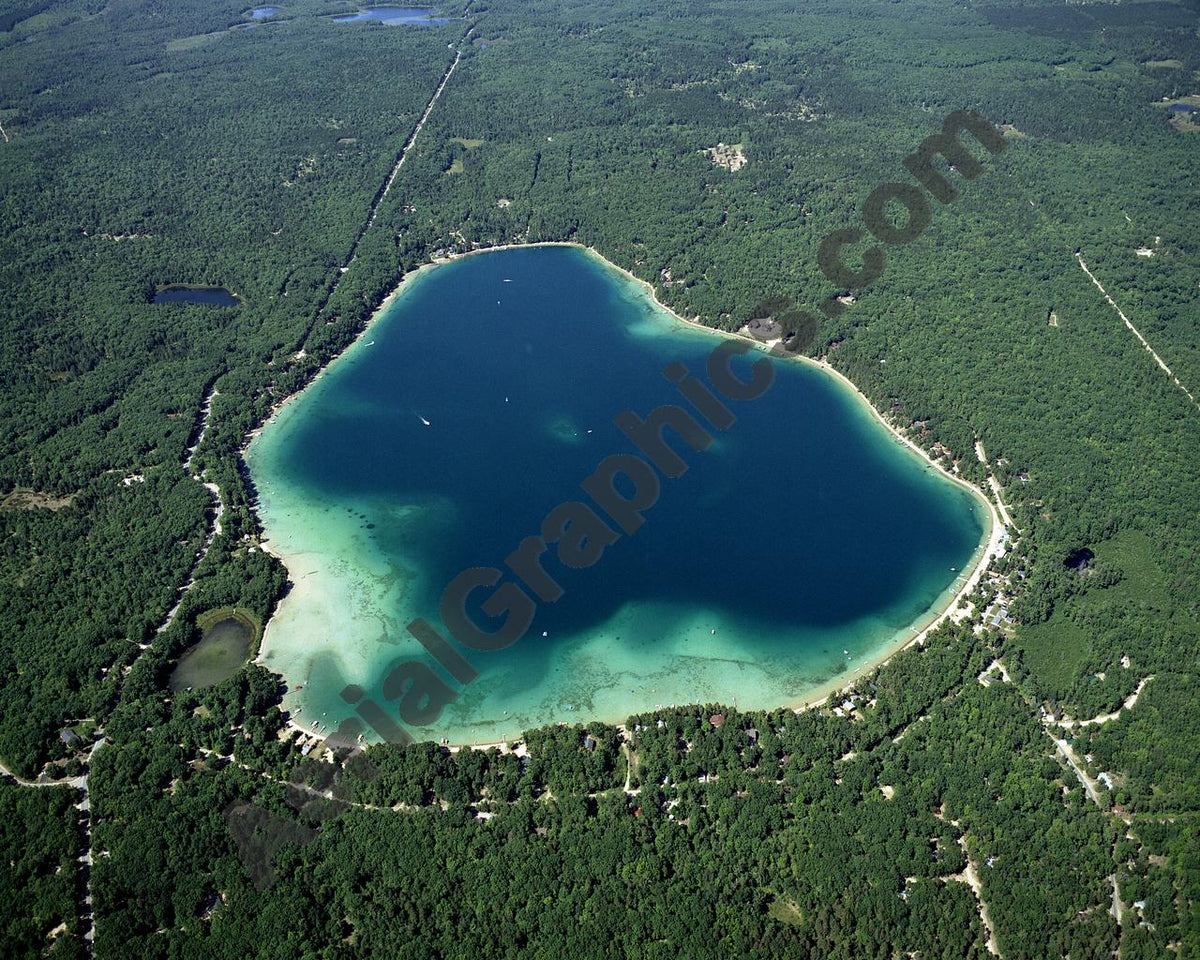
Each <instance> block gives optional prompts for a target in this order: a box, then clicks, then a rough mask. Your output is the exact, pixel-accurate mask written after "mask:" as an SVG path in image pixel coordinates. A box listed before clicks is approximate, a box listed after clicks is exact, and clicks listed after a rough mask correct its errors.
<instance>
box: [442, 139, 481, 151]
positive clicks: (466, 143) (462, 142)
mask: <svg viewBox="0 0 1200 960" xmlns="http://www.w3.org/2000/svg"><path fill="white" fill-rule="evenodd" d="M450 142H451V143H456V144H458V145H459V146H460V147H466V148H467V149H468V150H475V149H478V148H479V147H482V146H483V145H484V143H486V142H487V141H485V140H469V139H467V138H466V137H451V138H450Z"/></svg>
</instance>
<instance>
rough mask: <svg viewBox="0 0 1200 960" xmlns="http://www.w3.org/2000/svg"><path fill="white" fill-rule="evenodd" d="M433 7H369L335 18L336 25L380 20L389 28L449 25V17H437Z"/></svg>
mask: <svg viewBox="0 0 1200 960" xmlns="http://www.w3.org/2000/svg"><path fill="white" fill-rule="evenodd" d="M436 13H437V11H436V10H435V9H434V8H433V7H368V8H367V9H366V10H362V11H360V12H358V13H351V14H348V15H346V16H343V17H334V18H333V20H334V22H335V23H360V22H362V21H365V20H378V21H379V22H380V23H386V24H387V25H388V26H393V27H394V26H401V25H406V24H416V25H417V26H422V27H436V26H441V25H442V24H444V23H449V22H450V19H449V18H448V17H438V16H435V14H436Z"/></svg>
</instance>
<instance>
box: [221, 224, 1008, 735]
mask: <svg viewBox="0 0 1200 960" xmlns="http://www.w3.org/2000/svg"><path fill="white" fill-rule="evenodd" d="M543 246H545V247H574V248H576V249H578V250H581V251H584V252H586V253H587V255H588V256H589V257H591V258H593V259H595V260H596V261H598V262H599V263H601V264H603V265H604V266H605V267H606V268H608V269H610V270H613V271H615V272H617V273H620V274H621V275H622V276H624V277H625V278H626V279H628V280H631V281H633V282H634V283H636V284H638V285H639V286H640V287H641V288H642V289H643V290H645V291H646V293H647V294H648V295H649V297H650V299H651V301H652V302H653V303H654V304H655V306H656V307H657V308H658V309H659V310H660V311H661V312H662V313H663V314H665V315H667V316H670V317H672V318H673V319H674V320H675V321H676V322H677V323H679V324H681V325H684V326H686V327H687V328H689V329H691V330H695V331H699V332H702V333H704V334H707V335H711V336H713V337H714V338H720V339H729V338H733V339H739V340H745V341H746V342H747V343H749V344H751V345H753V346H755V347H758V348H759V349H761V350H763V351H764V352H768V353H769V352H770V350H771V348H772V344H771V343H764V342H763V341H760V340H757V339H755V338H754V337H751V336H748V335H746V334H743V333H739V332H730V331H724V330H719V329H715V328H712V327H708V326H705V325H704V324H702V323H700V322H699V321H698V320H697V319H688V318H685V317H682V316H680V315H679V314H678V313H676V312H675V311H673V310H671V309H670V308H669V307H667V306H665V305H664V304H662V303H661V301H659V299H658V297H657V295H656V291H655V289H654V287H653V285H652V284H650V283H648V282H647V281H645V280H642V279H641V278H639V277H636V276H635V275H634V274H632V273H631V272H629V271H628V270H626V269H624V268H622V267H619V266H617V265H616V264H613V263H611V262H610V261H608V260H607V259H605V258H604V257H603V255H601V254H600V253H599V252H598V251H597V250H595V249H593V248H591V247H584V246H582V245H580V244H576V243H567V242H545V243H536V244H524V243H514V244H503V245H499V246H494V247H486V248H480V249H477V250H472V251H467V252H464V253H457V254H451V255H448V256H444V257H439V258H437V259H435V260H433V261H431V262H429V263H427V264H423V265H422V266H421V267H419V268H418V269H417V270H414V271H411V272H410V273H407V274H405V275H404V276H403V278H402V279H401V281H400V283H399V284H398V285H397V286H396V287H395V289H393V290H392V291H391V292H390V293H389V294H388V296H387V297H385V298H384V300H383V301H382V302H381V303H380V304H379V306H378V307H377V308H376V309H375V310H374V311H373V313H372V315H371V317H370V319H369V320H368V321H367V323H366V324H365V325H364V326H363V328H362V330H361V331H360V332H359V333H358V334H357V335H356V337H355V338H354V340H353V341H351V343H350V344H349V345H348V346H347V347H346V349H344V350H343V351H342V352H341V353H340V354H338V356H337V357H335V358H333V360H331V361H330V362H329V363H328V364H326V365H325V367H323V368H322V369H321V370H320V371H319V372H317V373H316V375H315V376H314V377H313V378H312V380H310V381H309V382H308V383H307V384H306V385H305V387H304V388H302V389H301V390H299V391H297V392H296V393H293V394H291V395H289V396H288V397H285V398H282V399H280V400H279V401H278V402H277V403H275V404H274V405H273V406H272V408H271V411H270V413H269V414H268V415H267V417H266V418H265V419H264V421H263V423H260V424H259V425H258V426H256V427H255V428H254V429H253V430H252V431H250V432H249V433H248V434H247V436H246V438H245V441H244V443H243V445H242V448H241V451H240V454H241V456H242V458H243V463H245V462H246V454H247V451H248V449H249V447H250V444H251V443H252V442H253V441H254V439H255V438H256V437H257V436H258V435H259V434H260V433H261V431H262V429H263V427H264V426H265V425H266V424H267V423H268V422H270V421H271V420H272V419H274V418H275V417H276V416H277V415H278V414H279V412H280V411H282V410H283V409H284V408H285V407H286V406H287V405H288V404H289V403H291V402H292V401H293V400H295V399H296V398H297V397H299V396H301V395H302V394H303V393H304V391H305V390H307V389H309V388H310V387H311V386H313V384H315V383H316V382H317V381H318V380H320V379H321V377H323V376H324V374H325V373H326V371H328V370H329V369H331V368H332V367H333V365H334V364H336V363H338V362H339V361H342V360H343V359H344V358H346V357H348V356H349V355H350V354H351V353H352V352H353V350H354V349H355V348H356V347H360V346H361V345H362V342H363V340H364V337H365V335H366V334H367V333H368V332H370V331H371V330H372V328H373V327H374V325H375V321H376V320H377V319H378V318H379V317H380V316H381V315H382V314H383V313H384V312H385V311H386V310H387V309H388V308H389V307H390V306H391V305H392V304H393V303H394V302H395V301H396V300H397V298H399V297H400V296H401V295H402V294H403V293H404V292H405V290H406V289H408V288H409V286H410V284H411V282H412V281H415V280H416V279H418V278H419V277H420V276H423V275H425V274H426V273H428V272H429V271H430V270H432V269H433V268H435V267H437V266H440V265H442V264H445V263H449V262H452V261H454V260H458V259H461V258H464V257H470V256H476V255H479V254H483V253H492V252H496V251H500V250H510V249H519V248H524V247H543ZM771 355H772V356H775V357H777V358H778V359H781V360H786V359H791V360H794V361H797V362H800V363H806V364H809V365H811V366H812V367H814V368H816V369H818V370H821V371H823V372H824V373H825V374H826V375H828V376H830V377H833V378H834V379H835V380H837V381H838V382H839V383H840V384H841V385H842V386H843V387H845V388H846V389H848V390H849V391H850V392H851V393H852V394H853V395H854V396H855V397H856V398H857V401H858V402H859V403H861V404H862V405H863V406H864V407H865V408H866V410H868V411H869V412H870V414H871V415H872V416H873V417H874V418H875V420H876V421H877V422H878V423H880V424H882V425H883V426H884V427H885V428H886V429H887V430H888V432H889V433H890V434H891V435H892V436H893V437H895V438H896V440H897V441H898V442H900V443H902V444H904V445H905V446H906V447H908V449H909V450H911V451H912V452H913V453H915V454H917V455H918V456H920V457H921V458H922V460H924V461H925V462H926V463H927V464H929V465H931V466H932V467H933V469H936V470H938V471H940V472H941V474H942V475H943V476H944V477H946V478H947V479H950V480H952V481H954V482H955V483H956V484H959V485H960V486H962V487H964V488H966V489H968V490H970V491H971V493H972V494H973V495H974V496H975V497H977V498H978V499H980V500H981V501H982V502H983V503H985V504H987V511H988V523H989V532H988V537H987V541H986V545H985V546H984V547H983V549H982V551H981V552H979V553H978V554H977V559H976V560H975V562H974V564H973V566H972V568H971V570H970V573H969V574H966V575H965V579H963V578H962V577H960V578H959V579H960V580H962V583H961V585H960V586H959V587H958V589H957V590H956V591H955V593H954V595H953V597H952V598H951V599H950V600H949V602H948V603H947V604H946V605H944V606H942V605H940V604H939V608H940V609H931V610H929V611H928V612H927V615H926V616H924V617H922V618H921V620H919V621H918V622H916V623H914V624H913V625H911V626H910V627H909V628H908V630H909V631H910V632H911V633H912V636H910V637H907V638H900V637H898V638H894V639H893V640H892V642H890V643H886V644H884V645H883V647H882V648H881V649H880V650H879V651H878V653H877V654H875V655H873V656H869V657H864V658H861V659H858V660H856V661H854V662H853V666H852V668H851V663H850V662H847V669H846V671H845V672H843V673H841V674H839V675H838V676H835V677H832V678H830V679H829V680H828V681H826V682H824V683H822V684H820V685H818V686H815V687H808V688H806V689H805V690H804V693H803V696H804V699H803V700H802V701H801V700H796V701H791V702H787V703H783V704H780V706H784V707H789V708H792V709H795V710H798V711H799V710H804V709H810V708H812V707H815V706H819V705H821V704H824V703H825V702H826V700H827V699H828V697H829V696H830V694H832V693H835V692H838V691H841V690H845V689H847V688H849V687H851V686H853V685H854V684H855V683H856V682H857V681H858V680H860V679H862V678H863V677H864V676H866V675H867V674H869V673H871V672H872V671H874V670H875V669H876V668H878V667H879V666H881V665H882V664H884V663H886V662H887V661H888V660H890V659H891V658H892V657H893V656H895V655H896V654H897V653H898V652H900V651H901V650H904V649H906V648H908V647H909V646H912V645H913V644H920V643H922V642H923V641H924V639H925V637H926V636H927V635H928V634H929V633H930V632H931V631H932V630H934V629H936V628H937V627H938V626H940V625H941V623H942V622H944V621H945V619H946V618H947V617H949V616H950V615H951V614H952V613H953V612H954V611H955V610H956V609H957V608H958V607H959V605H960V603H961V602H962V600H963V598H964V597H965V596H967V595H968V594H969V593H970V592H971V591H972V590H974V589H975V587H976V586H977V584H978V583H979V581H980V579H981V577H982V576H983V574H984V572H985V571H986V569H987V567H988V565H989V564H990V562H991V560H992V559H993V558H994V557H995V556H996V553H997V551H998V550H999V549H1000V546H1001V543H1002V540H1003V537H1004V532H1005V528H1004V526H1003V524H1002V523H1001V521H1000V518H999V516H998V514H997V511H996V507H995V505H994V504H993V503H992V501H991V500H990V499H989V498H988V497H987V496H986V495H985V494H984V492H983V491H982V490H980V489H979V488H978V487H976V486H975V485H973V484H971V483H969V482H968V481H966V480H965V479H963V478H962V477H959V476H956V475H955V474H953V473H951V472H950V471H948V470H946V469H945V468H944V467H942V466H941V464H939V463H937V462H935V461H934V460H933V459H932V458H931V457H930V456H929V455H928V454H927V453H926V452H925V451H924V450H923V449H921V447H919V446H918V445H917V444H916V443H914V442H913V441H912V440H911V439H910V438H909V437H907V436H905V435H904V434H903V433H901V432H900V430H899V429H898V428H897V427H896V426H895V425H893V424H892V423H890V422H888V420H887V419H886V418H885V417H884V416H883V415H882V414H881V413H880V412H879V411H878V410H877V409H876V408H875V407H874V406H873V405H872V404H871V403H870V401H869V400H868V399H867V397H866V396H865V395H864V394H863V393H861V392H860V391H859V390H858V388H857V387H856V386H855V385H854V384H853V382H852V381H850V380H849V379H848V378H847V377H845V376H844V375H843V374H841V373H840V372H839V371H837V370H835V369H834V368H833V367H832V366H831V365H830V364H829V363H828V362H826V361H818V360H814V359H812V358H809V357H805V356H780V355H779V354H778V353H776V354H771ZM260 546H261V549H263V550H264V551H267V552H270V553H272V554H273V555H275V556H277V557H278V558H279V559H280V560H281V562H283V563H284V564H285V566H287V567H288V570H289V576H291V577H293V578H294V577H295V576H296V568H295V559H296V558H294V557H290V556H288V555H287V554H286V553H283V552H280V551H279V550H278V549H277V547H276V546H273V545H272V544H271V543H270V542H269V541H267V540H264V541H263V542H262V543H261V545H260ZM289 561H291V562H289ZM272 619H274V618H272ZM922 621H923V622H922ZM269 626H270V623H268V624H267V625H266V627H269ZM265 634H266V629H264V631H263V636H264V637H265ZM264 646H265V643H264V642H263V641H261V640H260V643H259V648H258V650H257V651H256V654H255V659H254V662H255V663H259V664H262V665H264V666H268V669H271V668H270V666H269V665H267V664H266V663H265V662H264V661H263V659H262V651H263V648H264ZM734 700H736V691H735V690H731V691H730V692H729V696H728V697H727V698H726V701H727V702H733V701H734ZM311 719H312V718H308V719H307V723H308V726H306V725H305V723H304V722H301V721H299V720H295V719H290V720H289V721H288V726H289V727H291V728H293V729H294V730H296V731H298V732H300V733H302V734H304V735H305V736H306V737H311V736H313V735H314V734H313V731H312V729H311ZM588 719H590V720H597V721H601V722H609V723H613V722H616V723H620V722H621V721H623V720H624V719H625V718H624V717H599V716H589V717H588ZM325 732H326V733H327V732H328V731H325ZM485 735H486V734H485ZM508 742H509V741H508V740H503V741H494V742H489V743H474V744H472V743H462V744H455V746H456V747H464V748H465V747H474V748H476V749H487V748H488V747H493V746H494V747H497V748H500V749H507V743H508Z"/></svg>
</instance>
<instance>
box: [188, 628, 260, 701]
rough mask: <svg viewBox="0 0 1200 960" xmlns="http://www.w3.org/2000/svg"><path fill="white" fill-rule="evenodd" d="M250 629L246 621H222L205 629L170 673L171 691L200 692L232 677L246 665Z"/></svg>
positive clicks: (251, 636) (250, 636)
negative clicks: (189, 689)
mask: <svg viewBox="0 0 1200 960" xmlns="http://www.w3.org/2000/svg"><path fill="white" fill-rule="evenodd" d="M253 639H254V627H253V626H252V625H251V624H250V623H248V622H247V621H246V620H244V619H242V618H239V617H236V616H228V617H222V618H221V619H219V620H217V621H216V622H215V623H213V624H212V625H210V626H209V627H207V628H206V629H205V630H204V632H203V634H202V635H201V637H200V642H199V643H197V644H195V645H193V646H191V647H189V648H188V649H187V650H185V651H184V653H183V656H182V657H180V658H179V663H178V665H177V666H176V667H175V669H174V670H173V671H172V672H171V677H170V680H169V682H168V686H169V687H170V689H171V690H186V689H187V688H188V687H191V688H192V689H193V690H202V689H204V688H205V687H211V686H214V685H215V684H218V683H220V682H221V681H222V680H227V679H229V678H230V677H232V676H233V675H234V674H235V673H237V671H238V670H240V669H241V668H242V666H243V665H244V664H245V663H246V658H247V657H248V656H249V655H250V644H251V641H253Z"/></svg>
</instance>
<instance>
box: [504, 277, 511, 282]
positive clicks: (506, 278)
mask: <svg viewBox="0 0 1200 960" xmlns="http://www.w3.org/2000/svg"><path fill="white" fill-rule="evenodd" d="M504 282H505V283H512V281H511V280H509V279H508V277H505V278H504Z"/></svg>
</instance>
